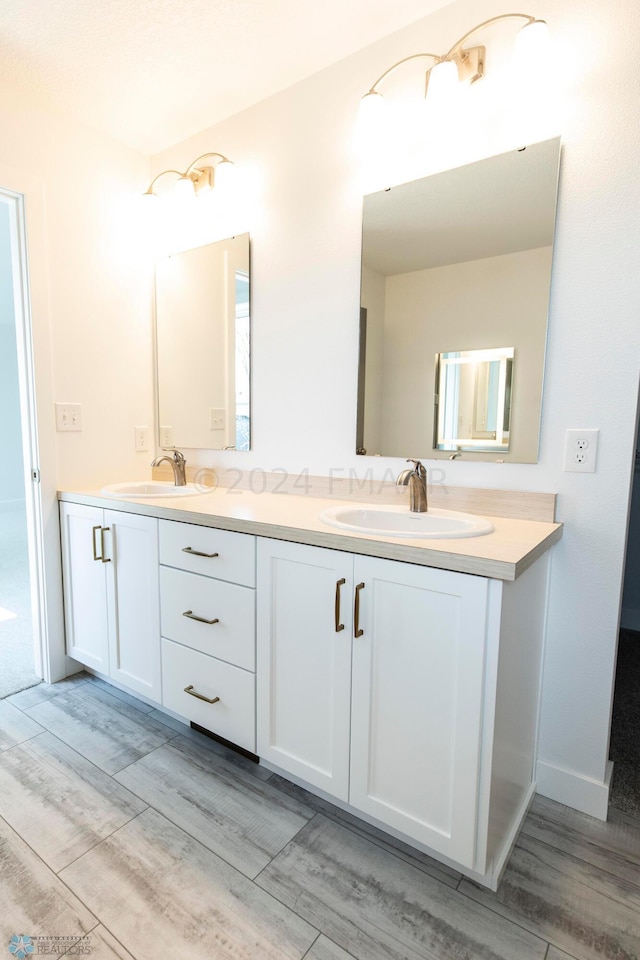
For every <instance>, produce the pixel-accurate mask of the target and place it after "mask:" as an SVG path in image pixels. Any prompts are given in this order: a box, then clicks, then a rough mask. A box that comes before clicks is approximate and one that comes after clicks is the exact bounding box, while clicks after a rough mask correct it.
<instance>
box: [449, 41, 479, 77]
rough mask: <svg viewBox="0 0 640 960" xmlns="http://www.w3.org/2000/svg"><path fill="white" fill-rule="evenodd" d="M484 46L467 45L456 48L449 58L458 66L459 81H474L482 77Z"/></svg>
mask: <svg viewBox="0 0 640 960" xmlns="http://www.w3.org/2000/svg"><path fill="white" fill-rule="evenodd" d="M486 54H487V51H486V47H482V46H479V47H467V48H466V49H462V48H461V49H460V50H456V52H455V53H454V54H453V55H452V57H451V59H452V60H453V62H454V63H455V65H456V67H457V68H458V77H459V78H460V81H461V82H465V81H466V82H467V83H475V82H476V80H480V79H481V78H482V77H484V64H485V59H486Z"/></svg>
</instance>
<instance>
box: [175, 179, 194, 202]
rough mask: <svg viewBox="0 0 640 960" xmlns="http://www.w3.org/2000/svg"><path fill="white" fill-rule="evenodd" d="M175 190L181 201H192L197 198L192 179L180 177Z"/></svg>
mask: <svg viewBox="0 0 640 960" xmlns="http://www.w3.org/2000/svg"><path fill="white" fill-rule="evenodd" d="M173 190H174V194H175V196H176V198H178V199H179V200H192V199H193V197H194V196H195V191H194V188H193V180H191V178H190V177H178V179H177V180H176V182H175V184H174V187H173Z"/></svg>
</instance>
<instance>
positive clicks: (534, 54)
mask: <svg viewBox="0 0 640 960" xmlns="http://www.w3.org/2000/svg"><path fill="white" fill-rule="evenodd" d="M548 48H549V27H548V26H547V24H546V22H545V21H544V20H532V21H531V22H530V23H526V24H525V25H524V27H523V28H522V29H521V30H520V31H519V32H518V35H517V37H516V42H515V47H514V51H513V53H514V59H515V63H516V66H517V67H518V68H519V69H524V70H534V69H536V68H539V67H540V65H541V63H542V62H543V60H544V58H545V57H546V55H547V53H548Z"/></svg>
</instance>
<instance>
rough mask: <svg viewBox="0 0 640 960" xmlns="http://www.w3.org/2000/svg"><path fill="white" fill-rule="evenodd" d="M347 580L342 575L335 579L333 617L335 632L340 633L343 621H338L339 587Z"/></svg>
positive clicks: (342, 628)
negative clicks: (340, 577)
mask: <svg viewBox="0 0 640 960" xmlns="http://www.w3.org/2000/svg"><path fill="white" fill-rule="evenodd" d="M346 582H347V581H346V580H345V578H344V577H342V579H340V580H337V581H336V607H335V618H336V633H340V631H341V630H344V623H340V587H341V586H343V584H345V583H346Z"/></svg>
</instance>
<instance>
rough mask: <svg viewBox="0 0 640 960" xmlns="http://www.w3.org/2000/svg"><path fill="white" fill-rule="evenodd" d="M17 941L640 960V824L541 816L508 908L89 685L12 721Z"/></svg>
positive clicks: (36, 696) (2, 728)
mask: <svg viewBox="0 0 640 960" xmlns="http://www.w3.org/2000/svg"><path fill="white" fill-rule="evenodd" d="M18 935H23V936H27V937H30V938H31V941H32V944H33V945H34V955H37V954H38V953H40V954H46V953H49V954H54V955H59V956H60V955H64V954H65V952H66V953H67V954H68V955H69V956H73V955H78V954H79V953H82V954H83V955H85V956H90V957H92V958H93V960H96V958H97V960H157V958H158V957H168V956H171V958H172V960H187V958H192V957H194V956H203V957H207V958H211V960H302V958H304V960H595V958H603V960H604V958H607V960H640V820H637V819H635V818H634V817H632V816H629V815H627V814H624V813H621V812H620V811H615V810H612V811H611V817H610V821H609V822H608V823H606V824H604V823H601V822H600V821H597V820H593V819H591V818H590V817H587V816H584V815H582V814H579V813H577V812H576V811H573V810H570V809H569V808H567V807H562V806H561V805H559V804H556V803H553V802H552V801H549V800H545V799H543V798H537V799H536V801H535V802H534V804H533V807H532V810H531V812H530V814H529V817H528V818H527V821H526V823H525V826H524V828H523V831H522V833H521V835H520V838H519V840H518V843H517V845H516V848H515V851H514V854H513V857H512V859H511V861H510V863H509V866H508V867H507V870H506V872H505V875H504V878H503V882H502V884H501V886H500V889H499V890H498V892H497V893H495V894H494V893H491V892H489V891H487V890H485V889H484V888H481V887H479V886H478V885H476V884H474V883H472V882H471V881H469V880H467V879H465V878H463V877H461V875H460V874H458V873H456V871H454V870H450V869H449V868H447V867H444V866H442V865H441V864H439V863H437V862H436V861H434V860H431V858H429V857H427V856H425V855H424V854H421V853H419V852H417V851H415V850H413V849H412V848H411V847H409V846H407V845H406V844H403V843H400V842H399V841H396V840H394V839H393V838H391V837H389V836H388V835H386V834H385V833H383V832H381V831H380V830H376V829H375V828H373V827H371V826H369V825H367V824H365V823H363V822H362V821H360V820H358V819H357V818H356V817H353V816H351V815H350V814H347V813H344V812H343V811H341V810H339V809H338V808H336V807H333V805H332V804H330V803H327V802H326V801H323V800H319V799H318V798H316V797H314V796H312V795H311V794H309V793H307V792H306V791H304V790H301V789H300V788H299V787H296V786H293V785H292V784H290V783H288V782H287V781H285V780H283V779H281V778H280V777H277V776H276V775H271V774H270V773H269V771H267V770H265V768H263V767H259V766H257V765H255V764H253V763H251V761H249V760H246V759H245V758H244V757H241V756H239V755H238V754H235V753H231V752H229V751H228V750H226V748H224V747H222V746H221V745H220V744H217V743H215V742H214V741H212V740H210V739H209V738H206V737H203V736H201V735H200V734H198V733H195V732H194V731H191V730H190V729H189V728H188V727H185V726H184V725H183V724H181V723H179V722H176V721H175V720H172V719H171V718H168V717H166V716H164V715H163V714H162V713H161V712H160V711H157V710H154V709H152V708H150V707H149V706H148V705H146V704H142V703H141V702H140V701H138V700H136V699H135V698H132V697H129V696H128V695H126V694H122V693H121V692H120V691H113V690H112V689H111V688H110V687H109V686H108V685H106V684H104V683H101V682H98V681H96V680H94V679H93V678H91V677H89V676H87V675H86V674H82V675H80V676H79V677H78V678H76V679H74V680H73V682H66V683H63V684H60V685H54V686H44V685H43V689H40V688H39V687H36V688H33V689H32V690H27V691H25V692H24V693H22V694H16V695H15V697H12V698H9V699H7V700H5V701H2V702H0V953H1V951H2V949H3V947H4V948H8V946H9V942H10V940H11V938H12V937H13V936H18ZM36 938H40V939H36ZM54 938H61V939H58V940H54ZM7 955H9V954H8V953H7Z"/></svg>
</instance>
